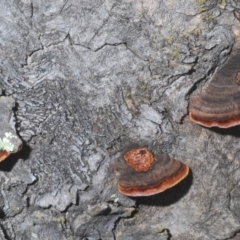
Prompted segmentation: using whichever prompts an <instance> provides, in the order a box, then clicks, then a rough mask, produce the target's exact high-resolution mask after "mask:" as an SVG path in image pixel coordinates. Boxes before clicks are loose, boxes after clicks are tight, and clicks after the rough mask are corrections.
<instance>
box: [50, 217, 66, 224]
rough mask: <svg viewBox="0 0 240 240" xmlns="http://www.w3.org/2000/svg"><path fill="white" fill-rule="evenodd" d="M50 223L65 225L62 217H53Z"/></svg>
mask: <svg viewBox="0 0 240 240" xmlns="http://www.w3.org/2000/svg"><path fill="white" fill-rule="evenodd" d="M52 221H53V222H57V223H61V224H64V223H65V218H64V217H58V218H57V217H53V218H52Z"/></svg>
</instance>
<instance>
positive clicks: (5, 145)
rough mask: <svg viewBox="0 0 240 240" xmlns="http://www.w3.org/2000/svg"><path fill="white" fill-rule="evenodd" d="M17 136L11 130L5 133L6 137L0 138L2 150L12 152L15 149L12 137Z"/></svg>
mask: <svg viewBox="0 0 240 240" xmlns="http://www.w3.org/2000/svg"><path fill="white" fill-rule="evenodd" d="M13 138H17V137H16V136H14V135H13V134H12V133H10V132H6V133H5V137H4V138H0V150H3V151H7V152H12V151H13V150H14V145H13V143H11V139H13Z"/></svg>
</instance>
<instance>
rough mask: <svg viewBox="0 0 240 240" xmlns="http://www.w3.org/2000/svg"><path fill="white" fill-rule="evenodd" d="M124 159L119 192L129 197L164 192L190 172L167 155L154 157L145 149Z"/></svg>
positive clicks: (130, 152) (127, 154)
mask: <svg viewBox="0 0 240 240" xmlns="http://www.w3.org/2000/svg"><path fill="white" fill-rule="evenodd" d="M123 158H124V161H123V162H122V164H123V165H124V166H123V167H122V168H121V175H120V178H119V182H118V190H119V192H121V193H122V194H124V195H127V196H132V197H137V196H150V195H154V194H157V193H160V192H163V191H165V190H166V189H168V188H171V187H173V186H175V185H176V184H177V183H179V182H180V181H182V180H183V179H184V178H185V177H186V176H187V175H188V172H189V167H188V166H187V165H186V164H184V163H182V162H180V161H178V160H176V159H173V158H171V157H169V156H168V155H167V154H162V155H157V156H154V155H153V154H152V153H151V152H150V151H149V150H148V149H147V148H145V147H142V148H135V149H132V150H130V151H128V152H127V153H125V154H124V156H123Z"/></svg>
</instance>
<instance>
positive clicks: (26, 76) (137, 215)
mask: <svg viewBox="0 0 240 240" xmlns="http://www.w3.org/2000/svg"><path fill="white" fill-rule="evenodd" d="M0 11H1V14H0V16H1V21H0V32H1V34H0V89H1V91H0V94H1V98H3V97H10V98H12V99H14V102H15V105H14V106H15V107H14V108H12V109H11V108H10V110H11V111H12V115H13V116H14V118H15V121H16V125H15V128H16V129H15V130H16V133H17V135H18V136H19V138H20V139H21V140H22V142H23V143H24V146H23V148H22V149H21V150H20V151H19V152H18V153H15V154H12V155H10V156H9V157H8V158H7V159H5V160H4V161H3V162H2V163H0V168H1V171H0V177H1V178H0V179H1V180H0V181H1V198H0V206H1V208H2V214H1V223H0V236H1V239H22V240H23V239H24V240H26V239H42V240H43V239H44V240H45V239H48V240H56V239H68V240H70V239H74V240H75V239H86V240H87V239H89V240H90V239H91V240H93V239H104V240H105V239H124V240H131V239H132V240H135V239H151V240H153V239H158V240H159V239H164V240H167V239H171V240H181V239H182V240H192V239H203V240H208V239H211V240H212V239H235V240H237V239H239V238H240V234H239V231H240V213H239V212H240V211H239V210H240V203H239V195H240V188H239V179H240V173H239V171H240V169H239V161H240V159H239V158H240V154H239V149H238V148H239V137H240V133H239V127H235V128H233V129H226V130H218V129H207V128H204V127H201V126H199V125H197V124H194V123H192V122H191V121H190V120H189V117H188V102H189V97H190V96H191V94H192V93H195V92H196V91H200V90H201V88H202V86H204V84H205V83H206V82H207V81H208V80H210V79H211V76H212V75H213V74H214V71H215V70H216V69H217V68H218V67H219V66H221V65H222V64H223V63H224V61H225V60H226V59H227V57H228V56H229V55H231V54H232V53H233V52H234V51H235V49H237V48H238V45H239V44H238V42H239V39H240V31H239V21H238V16H239V15H240V14H239V12H240V4H239V3H238V1H237V0H229V1H223V0H218V1H217V0H209V1H204V0H189V1H187V2H186V1H183V0H178V1H175V0H170V1H162V0H148V1H146V0H132V1H128V0H122V1H115V0H107V1H104V0H94V1H84V0H82V1H76V0H59V1H43V0H35V1H32V0H20V1H13V0H11V1H9V0H2V1H1V2H0ZM5 114H6V111H1V119H5V118H4V116H5ZM2 121H3V120H2ZM4 121H5V120H4ZM1 126H2V125H1ZM8 128H9V125H8V123H6V124H5V125H4V127H3V129H2V130H1V134H2V135H1V136H0V137H1V138H2V137H3V134H4V133H5V132H7V131H8V130H7V129H8ZM132 143H136V144H139V145H141V146H146V147H148V148H150V149H151V150H152V151H153V152H154V153H156V154H157V153H167V154H169V155H170V156H171V157H174V158H176V159H179V160H181V161H182V162H184V163H186V164H188V165H189V167H190V168H191V172H190V174H189V176H188V177H187V178H186V179H185V180H184V181H183V182H182V183H180V184H179V185H177V186H176V187H174V188H172V189H170V190H167V191H166V192H164V193H161V194H159V195H157V196H153V197H149V198H129V197H126V196H123V195H121V194H120V193H119V192H118V190H117V182H118V173H117V171H116V168H115V163H116V161H117V160H118V159H119V158H120V157H121V154H122V153H123V152H124V151H125V149H126V148H128V147H129V146H130V145H131V144H132Z"/></svg>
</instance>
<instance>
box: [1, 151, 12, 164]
mask: <svg viewBox="0 0 240 240" xmlns="http://www.w3.org/2000/svg"><path fill="white" fill-rule="evenodd" d="M9 155H10V153H9V152H7V151H0V162H2V161H3V160H5V158H7V157H8V156H9Z"/></svg>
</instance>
